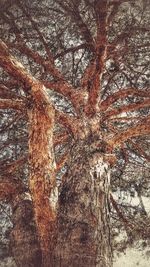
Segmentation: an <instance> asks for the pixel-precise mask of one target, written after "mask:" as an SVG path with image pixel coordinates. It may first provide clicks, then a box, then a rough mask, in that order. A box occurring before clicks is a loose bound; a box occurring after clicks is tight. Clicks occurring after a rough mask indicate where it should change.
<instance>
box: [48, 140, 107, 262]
mask: <svg viewBox="0 0 150 267" xmlns="http://www.w3.org/2000/svg"><path fill="white" fill-rule="evenodd" d="M69 166H70V168H69V170H68V173H67V175H66V180H65V182H64V183H63V185H62V188H61V192H60V196H59V210H58V239H57V246H56V248H55V259H54V263H53V264H52V266H55V267H56V266H57V267H58V266H61V267H76V266H80V267H83V266H87V267H108V266H111V244H110V231H109V209H108V205H109V203H108V202H109V200H108V197H109V176H110V174H109V165H108V164H107V163H106V162H105V161H104V160H103V156H102V155H101V154H99V153H91V151H90V146H89V145H88V144H85V143H84V142H79V143H78V144H75V146H74V147H73V150H72V152H71V162H70V165H69Z"/></svg>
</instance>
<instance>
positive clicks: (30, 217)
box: [10, 195, 42, 267]
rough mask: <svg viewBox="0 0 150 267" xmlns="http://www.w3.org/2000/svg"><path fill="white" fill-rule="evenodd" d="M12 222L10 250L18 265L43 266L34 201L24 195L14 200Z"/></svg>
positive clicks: (28, 266) (25, 266)
mask: <svg viewBox="0 0 150 267" xmlns="http://www.w3.org/2000/svg"><path fill="white" fill-rule="evenodd" d="M12 223H13V229H12V231H11V235H10V250H11V254H12V256H13V257H14V259H15V262H16V265H17V267H35V266H36V267H41V259H42V255H41V249H40V245H39V242H38V234H37V228H36V224H35V220H34V213H33V206H32V201H31V200H30V199H25V198H24V196H23V195H18V196H16V198H15V199H14V200H13V201H12Z"/></svg>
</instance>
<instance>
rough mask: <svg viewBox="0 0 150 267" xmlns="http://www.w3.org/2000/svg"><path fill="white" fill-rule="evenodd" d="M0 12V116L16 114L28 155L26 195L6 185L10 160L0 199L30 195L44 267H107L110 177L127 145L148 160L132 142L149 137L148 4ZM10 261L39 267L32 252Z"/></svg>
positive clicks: (14, 6)
mask: <svg viewBox="0 0 150 267" xmlns="http://www.w3.org/2000/svg"><path fill="white" fill-rule="evenodd" d="M10 4H11V10H10V9H9V5H10ZM1 8H2V10H3V13H2V14H1V23H2V25H3V27H4V31H3V28H2V30H1V32H2V34H1V35H2V40H1V43H0V60H1V61H0V64H1V67H2V74H3V75H2V78H3V79H2V81H1V88H0V90H1V100H0V108H1V109H2V110H7V111H8V112H9V111H10V110H14V111H15V113H14V114H15V115H14V114H13V115H12V117H15V116H16V114H17V113H19V114H20V113H21V114H23V116H24V117H23V121H27V125H28V127H27V128H28V135H26V140H27V139H28V149H27V148H25V147H24V146H23V151H28V152H29V157H28V167H26V169H27V170H28V171H29V176H28V186H26V189H24V184H23V182H22V180H21V181H20V180H19V182H20V183H18V179H17V180H16V181H15V180H14V181H12V180H11V177H12V173H13V168H14V166H16V167H15V168H17V169H18V168H20V166H21V164H22V161H23V162H25V161H26V158H23V159H22V157H21V158H18V157H17V159H16V160H13V161H12V162H11V163H10V162H9V166H8V169H9V172H10V173H11V175H9V177H8V182H7V180H6V175H5V176H4V177H2V178H3V179H2V181H1V185H2V186H3V188H4V190H3V191H4V193H3V192H1V195H0V196H1V199H4V198H7V197H8V196H9V197H10V196H11V201H12V199H13V201H14V200H16V198H17V199H18V197H21V199H23V200H25V199H24V198H25V196H24V194H25V193H24V192H25V191H26V190H29V192H30V194H31V198H32V203H33V210H34V220H35V224H36V226H34V231H35V234H34V235H36V233H37V235H38V240H39V244H40V251H41V253H42V263H40V260H41V255H40V251H39V244H38V241H37V239H36V246H35V251H36V253H38V255H39V257H38V262H39V264H41V266H44V267H48V266H81V267H82V266H85V265H86V266H90V267H92V266H93V267H95V266H97V267H98V266H99V267H108V266H111V265H112V247H111V233H110V200H111V202H112V204H113V206H114V207H116V203H115V201H114V199H113V197H112V196H111V195H110V186H111V185H110V172H111V168H112V167H113V166H114V164H116V165H117V166H118V157H117V155H119V153H121V152H122V151H123V153H124V151H125V150H126V151H127V149H129V150H130V149H131V148H132V147H133V146H135V149H136V151H138V155H139V154H141V155H142V156H144V157H148V155H147V154H146V152H145V151H143V149H142V148H141V147H140V146H139V145H137V143H136V138H140V137H141V136H147V135H148V134H149V132H150V126H149V125H150V124H149V122H150V118H149V111H148V107H149V105H150V100H149V96H150V94H149V91H148V89H149V88H148V84H147V79H148V77H147V75H148V60H147V56H146V55H147V47H148V46H149V44H148V32H147V23H148V20H147V18H148V15H147V13H146V1H143V2H141V1H139V2H138V3H135V2H134V1H133V2H132V3H129V2H128V1H124V0H123V1H122V0H120V1H107V0H101V1H100V0H97V1H90V0H84V1H69V0H68V1H63V2H62V1H59V0H57V1H52V0H49V1H47V2H46V1H41V2H40V3H38V1H33V3H30V1H29V2H28V1H27V2H26V3H24V1H20V0H16V1H15V0H14V1H2V4H1ZM129 11H130V12H129ZM139 12H141V14H145V18H143V17H142V15H140V19H139ZM141 36H142V39H141ZM137 50H138V53H137ZM143 56H145V58H144V59H143ZM134 66H136V68H137V69H135V67H134ZM3 71H4V72H5V73H3ZM10 89H11V90H10ZM20 111H21V112H20ZM5 116H6V115H5ZM10 116H11V115H10ZM14 121H16V118H14ZM12 123H13V122H12ZM23 127H24V128H25V126H23ZM19 132H20V130H19ZM12 139H13V140H14V135H13V136H12ZM128 144H129V147H128ZM64 166H65V168H64V169H65V174H64V175H62V171H63V167H64ZM24 169H25V167H24ZM5 171H6V170H5ZM6 173H7V172H6ZM59 177H60V180H61V182H60V185H59V186H58V182H57V178H59ZM8 184H9V186H8ZM58 191H59V194H58ZM110 196H111V197H110ZM57 198H58V201H57ZM17 203H18V204H17V205H19V207H20V201H19V202H17ZM30 204H31V203H30ZM24 206H25V203H24V201H23V206H22V207H24ZM31 209H32V207H31ZM116 210H118V207H116ZM17 216H20V213H19V214H18V215H17ZM29 217H30V219H31V220H33V215H32V216H29ZM18 221H20V219H19V217H18V220H17V222H18ZM21 222H22V220H21ZM19 227H21V226H18V228H17V229H19V230H20V228H19ZM13 231H14V229H13ZM13 231H12V232H13ZM22 231H27V230H24V228H23V229H22ZM14 233H15V231H14ZM20 238H22V237H20ZM26 238H27V237H25V239H26ZM26 241H27V242H29V241H28V239H26ZM17 242H18V241H17V237H16V242H15V244H16V243H17ZM19 244H20V246H21V243H19ZM23 246H24V244H23ZM13 253H14V257H15V259H16V261H17V264H18V266H37V262H35V261H34V260H33V258H34V259H35V255H37V254H34V255H31V257H30V260H29V261H30V263H29V261H28V259H29V257H28V256H29V255H28V253H29V252H27V253H26V255H25V257H24V258H23V259H22V258H21V253H18V251H17V249H16V250H14V252H13ZM32 256H33V257H32ZM25 264H26V265H25Z"/></svg>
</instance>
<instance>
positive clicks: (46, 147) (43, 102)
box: [28, 84, 57, 267]
mask: <svg viewBox="0 0 150 267" xmlns="http://www.w3.org/2000/svg"><path fill="white" fill-rule="evenodd" d="M32 95H33V99H32V100H31V103H30V104H31V105H32V107H31V109H30V110H29V112H28V113H29V122H30V132H29V152H30V182H29V188H30V191H31V195H32V198H33V205H34V213H35V221H36V225H37V229H38V235H39V241H40V247H41V251H42V267H49V266H50V258H51V251H52V250H53V246H54V232H55V221H56V210H55V209H56V202H57V191H56V184H55V178H54V167H55V166H54V165H55V162H54V153H53V125H54V110H53V108H52V106H51V104H50V102H49V100H48V97H47V96H46V94H45V93H44V88H43V87H42V88H41V86H40V84H37V85H35V86H34V87H33V88H32Z"/></svg>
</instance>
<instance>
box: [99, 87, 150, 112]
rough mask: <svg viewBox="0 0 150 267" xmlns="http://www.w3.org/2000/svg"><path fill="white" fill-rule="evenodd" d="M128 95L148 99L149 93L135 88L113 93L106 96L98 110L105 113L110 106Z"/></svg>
mask: <svg viewBox="0 0 150 267" xmlns="http://www.w3.org/2000/svg"><path fill="white" fill-rule="evenodd" d="M129 95H132V96H140V97H150V93H149V92H148V91H146V90H138V89H135V88H127V89H123V90H120V91H118V92H115V93H114V94H112V95H110V96H108V97H107V98H106V99H105V100H103V101H102V102H101V103H100V110H101V111H105V110H107V108H108V107H109V106H110V105H112V104H113V103H114V102H116V101H118V100H120V99H124V98H126V97H128V96H129Z"/></svg>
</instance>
